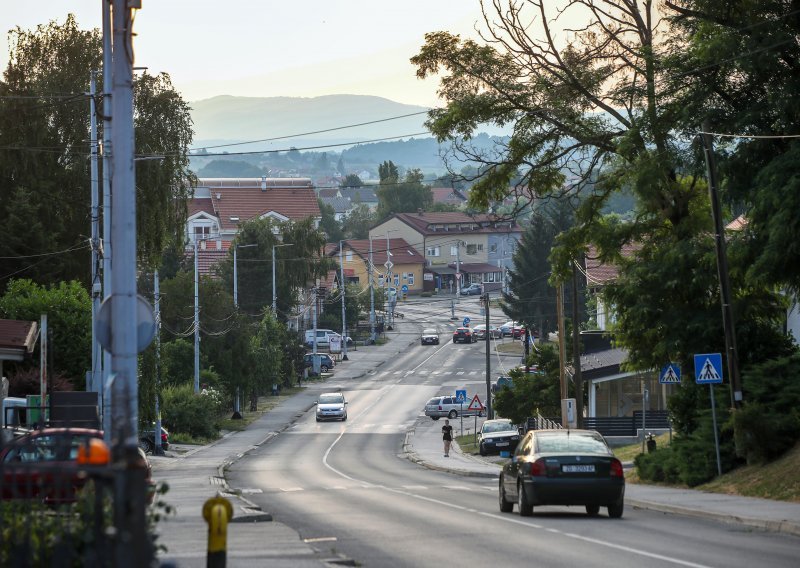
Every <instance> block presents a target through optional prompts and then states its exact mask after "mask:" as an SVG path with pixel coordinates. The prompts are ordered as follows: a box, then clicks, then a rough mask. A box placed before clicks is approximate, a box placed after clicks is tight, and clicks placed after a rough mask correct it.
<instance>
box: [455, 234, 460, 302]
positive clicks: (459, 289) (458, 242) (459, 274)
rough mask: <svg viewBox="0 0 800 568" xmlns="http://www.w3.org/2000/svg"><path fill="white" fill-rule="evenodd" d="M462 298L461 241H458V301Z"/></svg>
mask: <svg viewBox="0 0 800 568" xmlns="http://www.w3.org/2000/svg"><path fill="white" fill-rule="evenodd" d="M460 299H461V241H458V242H457V243H456V302H458V301H459V300H460Z"/></svg>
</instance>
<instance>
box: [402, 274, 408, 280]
mask: <svg viewBox="0 0 800 568" xmlns="http://www.w3.org/2000/svg"><path fill="white" fill-rule="evenodd" d="M403 280H408V274H406V273H405V272H403Z"/></svg>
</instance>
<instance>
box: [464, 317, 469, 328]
mask: <svg viewBox="0 0 800 568" xmlns="http://www.w3.org/2000/svg"><path fill="white" fill-rule="evenodd" d="M469 321H470V320H469V318H464V327H467V326H468V325H469Z"/></svg>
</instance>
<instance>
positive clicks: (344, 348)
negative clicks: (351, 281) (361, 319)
mask: <svg viewBox="0 0 800 568" xmlns="http://www.w3.org/2000/svg"><path fill="white" fill-rule="evenodd" d="M343 245H344V241H339V281H340V284H341V286H342V361H348V358H347V309H346V308H345V298H344V295H345V285H344V260H343V257H342V248H343Z"/></svg>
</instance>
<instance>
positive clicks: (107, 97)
mask: <svg viewBox="0 0 800 568" xmlns="http://www.w3.org/2000/svg"><path fill="white" fill-rule="evenodd" d="M111 35H112V34H111V3H110V2H109V1H108V0H103V148H102V151H103V298H104V299H106V298H109V297H110V296H111V294H112V288H111V158H112V152H111V130H112V128H111V91H112V90H113V81H112V76H113V73H112V71H111V66H112V64H111V56H112V51H111ZM110 377H111V351H110V350H108V351H106V350H103V379H102V382H103V384H102V385H100V392H101V393H102V395H101V397H100V399H101V401H102V403H101V404H102V411H103V432H104V436H103V438H104V439H105V441H106V442H107V443H108V444H110V443H111V433H112V425H111V407H112V401H113V393H112V390H111V384H110V381H109V379H110Z"/></svg>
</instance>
